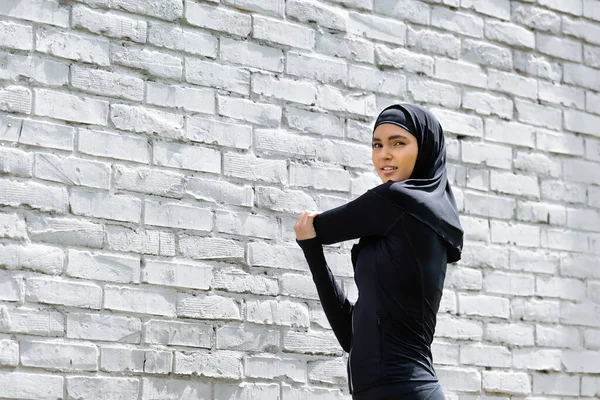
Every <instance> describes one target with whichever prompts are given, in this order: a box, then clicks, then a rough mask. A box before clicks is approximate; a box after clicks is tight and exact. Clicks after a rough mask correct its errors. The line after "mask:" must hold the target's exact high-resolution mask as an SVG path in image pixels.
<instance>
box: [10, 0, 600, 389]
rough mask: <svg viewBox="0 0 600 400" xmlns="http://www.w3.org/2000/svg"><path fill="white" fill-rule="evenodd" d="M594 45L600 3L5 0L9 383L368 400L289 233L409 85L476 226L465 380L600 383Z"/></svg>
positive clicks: (364, 167) (468, 384)
mask: <svg viewBox="0 0 600 400" xmlns="http://www.w3.org/2000/svg"><path fill="white" fill-rule="evenodd" d="M599 38H600V1H598V0H510V1H509V0H326V1H317V0H220V1H219V0H148V1H137V0H74V1H59V0H2V1H0V175H1V176H0V398H11V399H13V398H14V399H30V398H35V399H76V398H85V399H102V400H105V399H127V400H129V399H144V400H145V399H180V398H181V399H183V398H190V399H191V398H194V399H196V398H202V399H218V400H221V399H223V400H225V399H240V400H241V399H245V400H249V399H261V400H262V399H281V400H290V399H291V400H294V399H298V400H300V399H320V400H321V399H325V400H327V399H350V396H349V395H348V390H347V377H346V369H345V368H346V367H345V362H346V359H347V356H346V355H344V354H343V351H342V349H341V347H340V346H339V345H338V343H337V341H336V339H335V337H334V335H333V333H332V332H331V327H330V325H329V323H328V321H327V319H326V317H325V314H324V312H323V310H322V309H321V307H320V304H319V299H318V295H317V292H316V290H315V287H314V283H313V282H312V279H311V276H310V273H309V271H308V267H307V265H306V262H305V260H304V257H303V254H302V252H301V250H300V248H299V247H298V246H297V245H296V243H295V240H294V239H295V235H294V232H293V229H292V227H293V224H294V221H295V218H296V216H297V214H298V213H299V212H300V211H302V210H305V209H311V210H320V211H324V210H327V209H330V208H333V207H337V206H339V205H342V204H344V203H346V202H348V201H350V200H352V199H354V198H356V197H357V196H359V195H361V194H363V193H364V192H365V191H366V190H368V189H370V188H372V187H373V186H375V185H377V184H378V183H379V178H378V177H377V176H376V174H375V173H374V171H373V170H372V167H371V160H370V149H369V140H370V137H371V127H372V123H373V120H374V118H375V117H376V114H377V112H378V111H379V110H380V109H381V108H383V107H384V106H387V105H389V104H392V103H395V102H403V101H406V102H415V103H418V104H422V105H424V106H426V107H428V108H430V109H431V110H432V111H433V112H434V114H436V116H437V117H438V118H439V120H440V121H441V122H442V125H443V127H444V130H445V134H446V145H447V156H448V157H447V158H448V172H449V173H448V175H449V179H450V181H451V182H452V184H453V188H454V193H455V197H456V201H457V205H458V207H459V210H460V212H461V221H462V224H463V227H464V228H465V230H466V241H465V245H464V253H463V259H462V260H461V261H460V262H458V263H457V264H455V265H449V266H448V272H447V276H446V285H445V292H444V296H443V298H442V302H441V304H440V312H439V315H438V320H437V330H436V337H435V340H434V344H433V356H434V361H435V363H436V370H437V372H438V375H439V378H440V380H441V381H442V384H443V386H444V390H445V393H446V396H447V398H449V399H479V398H481V399H483V398H489V399H509V398H515V399H516V398H520V399H523V398H531V399H534V398H535V399H540V400H541V399H544V400H562V399H565V398H582V399H589V400H591V399H593V398H598V396H600V378H598V374H600V364H599V361H598V360H599V359H600V322H599V321H600V272H599V271H600V270H599V269H598V262H599V259H600V129H599V128H598V127H599V126H600V93H599V91H600V39H599ZM350 244H351V243H350V242H347V243H344V244H342V245H333V246H327V248H326V249H325V255H326V258H327V261H328V263H329V265H330V267H331V270H332V271H333V273H334V274H335V275H336V277H338V279H339V280H340V285H341V287H342V288H343V290H344V292H345V293H347V294H348V296H349V297H350V298H351V299H352V300H355V299H356V297H357V295H358V291H357V289H356V285H355V284H354V282H353V280H352V274H353V270H352V265H351V261H350V257H349V249H350Z"/></svg>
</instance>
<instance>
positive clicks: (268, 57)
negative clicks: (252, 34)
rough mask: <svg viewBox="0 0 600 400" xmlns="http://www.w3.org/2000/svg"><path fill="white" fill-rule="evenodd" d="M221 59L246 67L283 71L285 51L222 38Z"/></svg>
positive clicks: (220, 46)
mask: <svg viewBox="0 0 600 400" xmlns="http://www.w3.org/2000/svg"><path fill="white" fill-rule="evenodd" d="M219 58H220V59H221V60H224V61H230V62H233V63H236V64H242V65H243V66H245V67H255V68H259V69H266V70H269V71H275V72H282V71H283V51H282V50H280V49H277V48H274V47H269V46H263V45H260V44H256V43H251V42H246V41H238V40H233V39H228V38H221V40H220V45H219Z"/></svg>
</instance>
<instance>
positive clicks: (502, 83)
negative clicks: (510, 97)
mask: <svg viewBox="0 0 600 400" xmlns="http://www.w3.org/2000/svg"><path fill="white" fill-rule="evenodd" d="M488 87H489V88H490V89H492V90H496V91H499V92H504V93H509V94H515V95H518V96H521V97H527V98H530V99H537V97H538V87H537V81H536V80H535V79H533V78H525V77H522V76H520V75H515V74H512V73H509V72H503V71H496V70H492V69H490V70H488Z"/></svg>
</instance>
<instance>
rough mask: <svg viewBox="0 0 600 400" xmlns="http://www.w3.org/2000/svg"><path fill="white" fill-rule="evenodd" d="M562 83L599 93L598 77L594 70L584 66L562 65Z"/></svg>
mask: <svg viewBox="0 0 600 400" xmlns="http://www.w3.org/2000/svg"><path fill="white" fill-rule="evenodd" d="M563 70H564V77H563V79H564V82H565V83H570V84H573V85H577V86H581V87H583V88H587V89H592V90H596V91H600V77H599V76H598V71H597V70H596V69H593V68H590V67H587V66H585V65H579V64H572V63H564V65H563Z"/></svg>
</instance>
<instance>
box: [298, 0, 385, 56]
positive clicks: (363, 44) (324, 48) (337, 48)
mask: <svg viewBox="0 0 600 400" xmlns="http://www.w3.org/2000/svg"><path fill="white" fill-rule="evenodd" d="M298 1H300V0H298ZM302 4H305V2H304V1H302ZM315 50H316V51H317V52H318V53H321V54H325V55H328V56H334V57H341V58H346V59H349V60H354V61H357V62H367V63H373V62H374V61H375V56H374V45H373V43H371V42H369V41H367V40H363V39H360V38H357V37H355V36H354V35H342V34H329V33H327V32H319V33H317V36H316V41H315Z"/></svg>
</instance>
